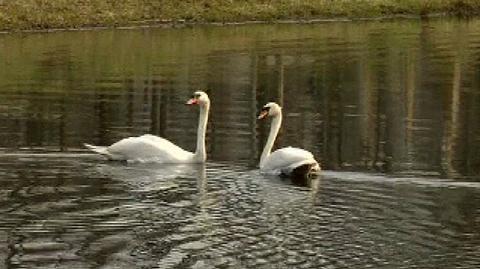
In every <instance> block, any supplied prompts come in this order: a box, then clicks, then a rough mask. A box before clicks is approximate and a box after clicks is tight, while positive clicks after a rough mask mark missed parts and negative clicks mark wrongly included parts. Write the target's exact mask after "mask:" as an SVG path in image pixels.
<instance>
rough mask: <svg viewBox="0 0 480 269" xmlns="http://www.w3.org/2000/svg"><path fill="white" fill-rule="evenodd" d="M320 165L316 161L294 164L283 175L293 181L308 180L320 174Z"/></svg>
mask: <svg viewBox="0 0 480 269" xmlns="http://www.w3.org/2000/svg"><path fill="white" fill-rule="evenodd" d="M320 170H321V169H320V165H319V164H318V163H317V162H316V161H301V162H298V163H295V164H292V165H290V166H289V167H288V169H285V170H284V171H282V174H284V175H285V176H288V177H290V178H292V179H301V180H308V179H310V178H312V177H316V176H318V175H319V174H320Z"/></svg>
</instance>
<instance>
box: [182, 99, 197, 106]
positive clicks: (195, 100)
mask: <svg viewBox="0 0 480 269" xmlns="http://www.w3.org/2000/svg"><path fill="white" fill-rule="evenodd" d="M185 104H186V105H196V104H198V100H197V99H195V98H192V99H190V100H188V101H187V102H186V103H185Z"/></svg>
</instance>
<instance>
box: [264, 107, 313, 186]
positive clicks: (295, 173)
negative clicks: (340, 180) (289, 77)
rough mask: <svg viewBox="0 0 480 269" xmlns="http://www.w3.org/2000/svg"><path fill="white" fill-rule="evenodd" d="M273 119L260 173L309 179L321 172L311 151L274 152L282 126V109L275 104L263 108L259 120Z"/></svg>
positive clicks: (289, 150) (297, 149)
mask: <svg viewBox="0 0 480 269" xmlns="http://www.w3.org/2000/svg"><path fill="white" fill-rule="evenodd" d="M266 117H272V124H271V126H270V134H269V135H268V139H267V143H266V144H265V147H264V148H263V152H262V156H261V157H260V164H259V166H260V171H261V172H262V173H266V174H275V175H283V176H289V177H293V178H298V177H301V178H309V177H311V176H314V175H317V174H318V173H319V172H320V165H319V164H318V162H317V161H316V160H315V158H314V157H313V154H312V153H310V152H309V151H306V150H304V149H300V148H293V147H286V148H281V149H277V150H276V151H274V152H271V151H272V147H273V144H274V142H275V139H276V138H277V134H278V131H279V130H280V126H281V125H282V108H281V107H280V106H279V105H278V104H277V103H274V102H270V103H267V104H266V105H265V106H263V108H262V110H261V112H260V114H259V115H258V119H259V120H260V119H263V118H266Z"/></svg>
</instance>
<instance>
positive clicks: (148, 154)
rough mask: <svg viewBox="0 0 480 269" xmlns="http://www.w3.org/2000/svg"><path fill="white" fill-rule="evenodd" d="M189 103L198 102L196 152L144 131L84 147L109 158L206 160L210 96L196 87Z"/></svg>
mask: <svg viewBox="0 0 480 269" xmlns="http://www.w3.org/2000/svg"><path fill="white" fill-rule="evenodd" d="M187 104H189V105H199V106H200V116H199V123H198V130H197V149H196V151H195V153H192V152H189V151H186V150H184V149H182V148H180V147H179V146H177V145H175V144H173V143H172V142H170V141H168V140H167V139H165V138H162V137H158V136H155V135H150V134H145V135H142V136H138V137H128V138H124V139H122V140H120V141H118V142H116V143H114V144H112V145H110V146H108V147H103V146H94V145H90V144H84V145H85V147H87V148H88V149H90V150H92V151H93V152H96V153H98V154H101V155H103V156H105V157H107V158H108V159H109V160H126V161H134V162H156V163H172V164H173V163H201V162H205V160H206V151H205V133H206V128H207V121H208V111H209V109H210V100H209V98H208V95H207V94H206V93H204V92H201V91H197V92H195V93H194V95H193V96H192V99H190V100H189V101H188V102H187Z"/></svg>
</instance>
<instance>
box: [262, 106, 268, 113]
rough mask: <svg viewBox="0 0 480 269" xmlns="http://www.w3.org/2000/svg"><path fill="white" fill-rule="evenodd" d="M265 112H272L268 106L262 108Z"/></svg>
mask: <svg viewBox="0 0 480 269" xmlns="http://www.w3.org/2000/svg"><path fill="white" fill-rule="evenodd" d="M264 111H265V112H268V111H270V107H268V106H264V107H262V112H264Z"/></svg>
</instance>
